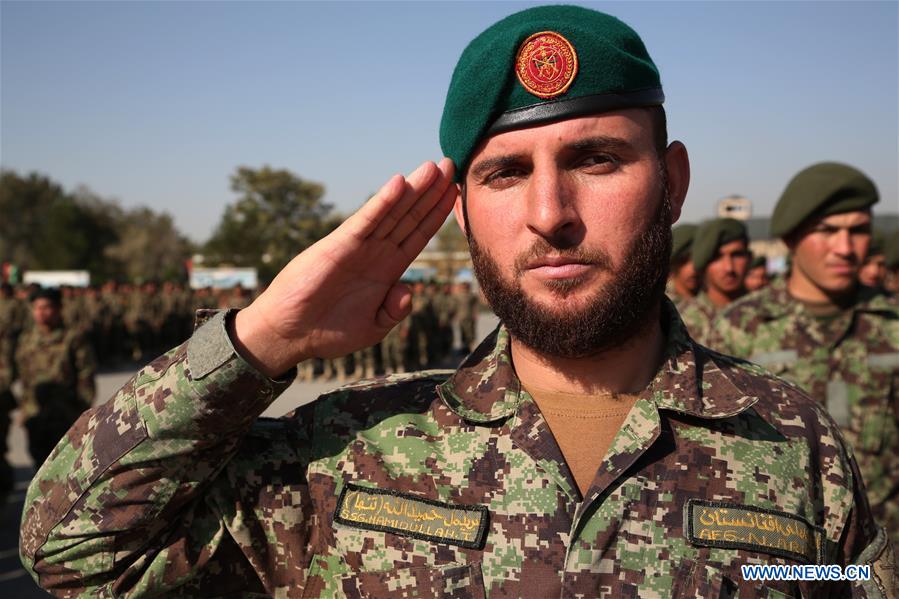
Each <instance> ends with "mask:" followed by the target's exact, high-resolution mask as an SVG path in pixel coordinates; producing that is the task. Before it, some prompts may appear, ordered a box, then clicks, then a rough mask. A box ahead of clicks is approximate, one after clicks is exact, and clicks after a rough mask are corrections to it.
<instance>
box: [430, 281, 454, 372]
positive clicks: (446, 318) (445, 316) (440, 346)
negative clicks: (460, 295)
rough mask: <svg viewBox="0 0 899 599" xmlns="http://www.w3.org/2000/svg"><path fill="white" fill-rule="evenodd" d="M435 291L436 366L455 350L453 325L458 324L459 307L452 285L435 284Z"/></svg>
mask: <svg viewBox="0 0 899 599" xmlns="http://www.w3.org/2000/svg"><path fill="white" fill-rule="evenodd" d="M433 290H434V291H433V304H434V317H435V322H434V336H433V337H432V339H434V341H435V343H434V344H435V345H436V351H435V352H434V353H435V355H434V356H433V358H432V360H431V364H432V365H436V363H438V362H440V361H441V360H443V359H444V358H445V357H446V356H447V355H449V353H450V351H451V350H452V348H453V324H454V323H455V322H456V314H457V313H458V311H459V307H458V305H457V303H456V296H454V295H453V288H452V285H451V284H450V283H435V284H434V285H433Z"/></svg>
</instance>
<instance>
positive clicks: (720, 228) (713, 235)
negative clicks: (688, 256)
mask: <svg viewBox="0 0 899 599" xmlns="http://www.w3.org/2000/svg"><path fill="white" fill-rule="evenodd" d="M739 239H742V240H744V241H746V242H747V243H748V242H749V234H748V233H747V231H746V225H745V224H744V223H742V222H740V221H738V220H736V219H733V218H716V219H714V220H707V221H705V222H704V223H702V224H701V225H699V228H698V229H697V230H696V237H695V238H694V239H693V266H694V267H695V268H696V270H702V269H704V268H705V267H706V266H708V265H709V262H711V261H712V260H713V259H714V258H715V254H717V253H718V248H720V247H721V246H722V245H724V244H725V243H730V242H731V241H737V240H739Z"/></svg>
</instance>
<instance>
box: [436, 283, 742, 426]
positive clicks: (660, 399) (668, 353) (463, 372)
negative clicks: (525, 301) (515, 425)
mask: <svg viewBox="0 0 899 599" xmlns="http://www.w3.org/2000/svg"><path fill="white" fill-rule="evenodd" d="M662 325H663V328H664V330H665V336H666V349H665V358H664V360H663V361H662V365H661V367H660V368H659V370H658V372H657V373H656V376H655V378H654V379H653V380H652V382H650V384H649V385H648V386H647V387H646V389H644V390H643V392H642V393H641V394H640V397H641V398H643V399H646V400H647V401H649V402H651V403H653V404H654V405H655V406H656V407H657V408H658V409H665V410H672V411H674V412H680V413H683V414H688V415H691V416H696V417H699V418H726V417H729V416H733V415H735V414H738V413H740V412H742V411H744V410H746V409H748V408H749V407H751V406H752V405H753V404H755V403H756V402H757V401H758V397H757V396H755V395H754V394H752V392H751V390H752V385H751V384H745V385H744V383H743V381H742V378H743V377H740V376H738V375H735V374H734V373H735V372H737V371H739V368H738V367H735V368H733V369H727V371H724V370H722V369H721V368H720V367H719V365H718V364H719V363H720V362H721V361H722V359H723V360H728V361H729V359H727V358H724V357H723V356H720V355H719V354H713V353H712V352H710V351H709V350H708V349H706V348H704V347H702V346H700V345H698V344H696V343H695V342H694V341H693V340H692V339H691V338H690V336H689V334H688V333H687V329H686V327H685V326H684V323H683V322H682V321H681V319H680V316H679V315H678V313H677V310H676V309H675V308H674V306H673V304H672V303H671V302H670V301H669V300H667V299H666V300H665V301H664V303H663V309H662ZM510 341H511V339H510V336H509V331H508V329H506V327H505V326H503V325H500V326H499V327H497V328H496V330H494V331H493V332H492V333H491V334H490V335H489V336H488V337H487V338H486V339H484V341H483V342H481V344H480V345H479V346H478V347H477V349H475V350H474V351H473V352H472V353H471V354H470V355H469V356H468V358H466V359H465V361H464V362H463V363H462V365H461V366H460V367H459V368H458V370H456V372H455V373H454V374H453V375H452V376H451V377H450V378H449V379H448V380H447V381H446V382H444V383H443V384H441V385H440V386H439V387H438V392H439V394H440V397H441V398H442V399H443V401H444V402H445V403H446V404H447V406H448V407H449V408H450V409H451V410H453V411H454V412H456V413H457V414H459V415H460V416H461V417H462V418H465V419H466V420H468V421H470V422H477V423H487V422H496V421H500V420H505V419H507V418H509V417H511V416H513V415H514V414H515V412H516V410H517V409H518V405H519V403H520V402H521V401H522V397H523V395H526V394H523V393H522V388H521V383H520V381H519V380H518V376H517V375H516V374H515V369H514V367H513V365H512V354H511V344H510ZM744 387H745V389H744ZM710 390H714V391H713V392H711V393H707V392H708V391H710Z"/></svg>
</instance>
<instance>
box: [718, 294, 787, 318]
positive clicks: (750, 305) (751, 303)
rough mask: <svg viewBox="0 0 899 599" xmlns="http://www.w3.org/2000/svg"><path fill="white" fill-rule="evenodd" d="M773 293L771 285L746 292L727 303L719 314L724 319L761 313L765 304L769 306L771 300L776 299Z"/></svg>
mask: <svg viewBox="0 0 899 599" xmlns="http://www.w3.org/2000/svg"><path fill="white" fill-rule="evenodd" d="M775 295H776V293H775V291H774V290H773V289H772V288H771V286H768V287H764V288H762V289H759V290H757V291H753V292H752V293H748V294H746V295H744V296H743V297H741V298H740V299H738V300H736V301H734V302H733V303H731V304H729V305H728V306H727V307H725V308H724V309H723V310H721V312H720V315H721V317H722V318H724V319H733V318H738V317H741V316H743V315H746V314H750V315H753V316H755V315H758V314H760V313H762V311H763V310H764V309H765V308H766V307H767V306H770V305H771V304H772V302H774V301H776V298H775Z"/></svg>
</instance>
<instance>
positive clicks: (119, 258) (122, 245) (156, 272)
mask: <svg viewBox="0 0 899 599" xmlns="http://www.w3.org/2000/svg"><path fill="white" fill-rule="evenodd" d="M118 229H119V240H118V241H117V242H116V243H114V244H112V245H110V246H109V247H107V248H106V251H105V255H106V257H107V258H108V259H111V260H113V261H114V262H115V263H116V264H117V266H118V269H119V273H120V277H121V278H124V279H127V280H129V281H135V282H143V281H148V280H158V281H165V280H181V279H184V276H185V272H186V271H185V266H184V262H185V260H187V258H188V257H189V256H190V255H191V253H192V251H193V247H192V245H191V243H190V241H188V240H187V238H185V237H184V236H183V235H182V234H181V233H180V232H179V231H178V229H177V228H176V227H175V223H174V221H173V220H172V217H171V216H170V215H169V214H166V213H157V212H154V211H153V210H151V209H149V208H146V207H140V208H135V209H134V210H129V211H127V212H125V213H124V214H123V215H122V217H121V220H120V221H119V224H118Z"/></svg>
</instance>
